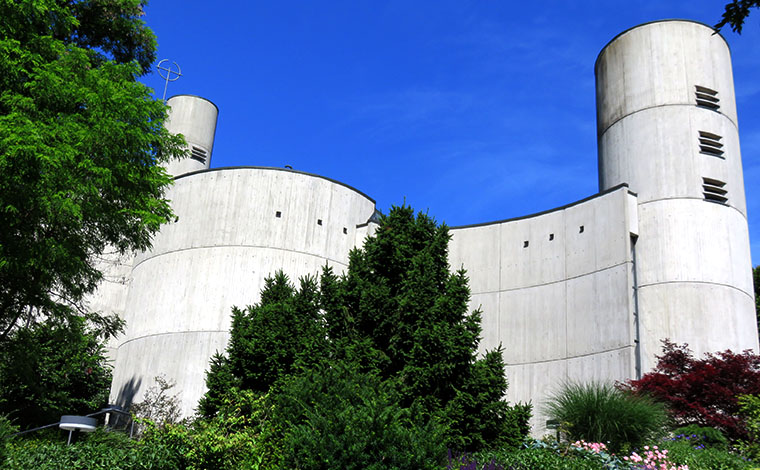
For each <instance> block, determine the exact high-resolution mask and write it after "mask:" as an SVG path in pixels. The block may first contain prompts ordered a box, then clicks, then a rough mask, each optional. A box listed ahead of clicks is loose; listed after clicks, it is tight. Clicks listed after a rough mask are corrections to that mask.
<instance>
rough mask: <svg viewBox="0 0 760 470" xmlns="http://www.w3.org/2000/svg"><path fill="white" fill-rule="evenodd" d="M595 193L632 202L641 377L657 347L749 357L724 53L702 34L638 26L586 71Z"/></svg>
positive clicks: (745, 269) (746, 260) (742, 213)
mask: <svg viewBox="0 0 760 470" xmlns="http://www.w3.org/2000/svg"><path fill="white" fill-rule="evenodd" d="M595 72H596V94H597V131H598V139H599V186H600V191H604V190H606V189H609V188H612V187H614V186H616V185H618V184H620V183H628V185H629V186H630V189H631V190H632V191H633V192H635V193H637V194H638V220H639V236H638V239H637V240H636V243H635V244H634V245H633V246H634V260H635V264H636V266H635V269H636V286H635V289H636V297H637V312H636V314H637V315H636V317H637V318H636V321H638V327H639V332H640V333H639V346H640V358H641V366H642V369H643V372H646V371H648V370H650V369H651V368H652V367H653V366H654V364H655V362H654V361H655V358H654V356H655V355H657V354H659V353H660V351H661V346H662V345H661V340H663V339H669V340H671V341H674V342H678V343H688V344H689V346H690V348H691V349H692V350H694V352H695V353H696V354H697V355H701V354H702V353H704V352H709V351H718V350H724V349H728V348H730V349H732V350H734V351H741V350H744V349H747V348H754V349H755V350H757V348H758V336H757V327H756V323H755V305H754V300H753V287H752V274H751V272H752V266H751V258H750V249H749V232H748V227H747V211H746V201H745V197H744V180H743V176H742V164H741V155H740V151H739V132H738V124H737V122H738V121H737V118H736V104H735V101H734V84H733V78H732V73H731V56H730V52H729V48H728V44H727V43H726V41H725V39H723V37H722V36H720V35H719V34H715V33H714V31H713V29H712V28H711V27H709V26H706V25H703V24H700V23H695V22H691V21H682V20H667V21H659V22H654V23H647V24H644V25H641V26H637V27H635V28H632V29H630V30H628V31H625V32H623V33H621V34H620V35H618V36H617V37H616V38H615V39H613V40H612V41H611V42H610V43H609V44H608V45H607V46H606V47H605V48H604V49H602V51H601V53H600V54H599V57H598V59H597V62H596V67H595Z"/></svg>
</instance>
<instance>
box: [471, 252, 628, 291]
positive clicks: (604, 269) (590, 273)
mask: <svg viewBox="0 0 760 470" xmlns="http://www.w3.org/2000/svg"><path fill="white" fill-rule="evenodd" d="M626 264H631V261H630V260H628V261H623V262H622V263H618V264H613V265H612V266H607V267H606V268H601V269H597V270H595V271H589V272H587V273H583V274H579V275H577V276H573V277H568V278H564V279H560V280H558V281H551V282H544V283H542V284H532V285H529V286H523V287H513V288H510V289H501V290H490V291H483V292H472V295H473V296H475V295H480V294H498V293H500V292H512V291H516V290H523V289H530V288H533V287H543V286H550V285H552V284H559V283H560V282H567V281H572V280H573V279H579V278H581V277H584V276H590V275H592V274H596V273H601V272H603V271H609V270H610V269H615V268H619V267H620V266H623V265H626Z"/></svg>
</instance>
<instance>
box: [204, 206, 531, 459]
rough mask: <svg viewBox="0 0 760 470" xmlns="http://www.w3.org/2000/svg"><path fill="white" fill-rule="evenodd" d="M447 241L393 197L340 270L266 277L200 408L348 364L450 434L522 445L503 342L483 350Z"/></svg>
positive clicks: (239, 316) (477, 444) (239, 319)
mask: <svg viewBox="0 0 760 470" xmlns="http://www.w3.org/2000/svg"><path fill="white" fill-rule="evenodd" d="M448 241H449V234H448V229H447V227H446V226H443V225H440V226H439V225H437V224H436V223H435V221H434V220H433V219H431V218H430V217H428V216H427V215H425V214H418V215H416V216H415V214H414V211H413V210H412V209H411V208H409V207H406V206H404V207H394V208H392V209H391V211H390V214H389V215H388V216H387V217H382V218H381V220H380V224H379V228H378V231H377V233H376V234H375V236H372V237H369V238H367V240H366V241H365V243H364V246H363V248H362V249H358V250H354V251H352V252H351V254H350V260H349V267H348V271H347V273H346V275H344V276H341V277H338V276H336V275H335V274H333V272H332V270H331V269H329V268H325V269H324V270H323V273H322V276H321V279H320V285H319V288H318V289H317V288H316V285H315V283H314V281H313V280H311V279H305V280H303V281H302V283H301V288H300V290H298V291H296V290H295V289H294V288H293V287H292V286H290V285H289V284H288V282H287V278H285V277H284V275H283V274H278V275H276V276H275V278H274V279H271V280H268V281H267V284H266V286H265V288H264V290H263V291H262V296H261V302H260V303H259V304H258V305H256V306H253V307H249V308H248V309H246V310H245V311H241V310H237V309H236V310H235V311H234V312H233V325H232V331H231V339H230V342H229V345H228V347H227V355H226V357H218V356H217V357H216V358H215V359H214V360H213V362H212V365H211V370H210V371H209V374H208V375H207V385H208V387H209V391H208V393H207V394H206V396H205V397H204V399H203V400H202V401H201V406H200V408H201V411H202V412H203V413H204V414H206V415H207V416H211V415H213V414H214V412H215V408H216V407H217V406H218V404H219V403H220V402H221V401H222V399H223V397H224V395H225V392H226V390H228V389H230V388H231V387H241V388H243V389H250V390H256V391H258V392H260V393H264V392H266V391H268V390H269V391H271V390H273V387H274V388H275V389H278V390H279V389H280V387H278V384H280V383H281V381H282V380H284V379H289V378H291V377H293V376H294V375H297V374H300V373H304V374H308V373H309V371H311V370H313V369H314V367H316V366H319V365H320V364H324V363H327V364H328V366H327V367H337V366H336V364H339V363H340V364H353V366H352V367H355V368H356V370H357V371H358V373H361V374H369V376H372V377H377V378H378V379H379V380H381V381H382V382H383V383H387V384H390V386H392V387H393V388H394V390H395V392H394V397H396V398H395V399H396V400H397V405H398V407H399V409H404V410H408V409H414V410H415V413H417V414H418V415H419V416H421V418H422V419H423V420H424V421H426V422H427V421H433V420H434V421H436V422H440V423H443V425H444V428H445V429H446V430H447V431H446V433H445V434H446V437H445V441H446V443H447V444H449V445H450V446H453V447H458V448H462V449H469V450H476V449H481V448H485V447H488V446H502V445H517V444H518V443H519V442H520V441H521V439H522V438H523V437H524V436H525V435H526V434H527V431H528V428H527V420H528V418H529V416H530V406H529V405H522V406H517V407H510V406H509V405H508V404H507V403H506V402H505V401H503V399H502V397H503V395H504V393H505V392H506V389H507V381H506V378H505V376H504V362H503V359H502V355H501V350H500V349H498V350H496V351H490V352H487V353H486V354H485V355H484V357H478V353H477V350H478V344H479V341H480V334H481V328H480V312H479V311H475V312H469V311H468V302H469V297H470V292H469V288H468V286H467V278H466V276H465V273H464V271H459V272H456V273H453V274H452V273H451V272H450V271H449V265H448ZM274 395H276V393H275V394H274Z"/></svg>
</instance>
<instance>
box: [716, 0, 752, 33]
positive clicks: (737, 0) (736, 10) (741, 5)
mask: <svg viewBox="0 0 760 470" xmlns="http://www.w3.org/2000/svg"><path fill="white" fill-rule="evenodd" d="M750 8H760V1H758V0H733V1H732V2H731V3H728V4H726V9H725V11H724V12H723V19H722V20H720V22H719V23H718V24H716V25H715V30H716V31H720V30H721V28H723V27H724V26H726V25H730V26H731V29H733V30H734V31H735V32H737V33H739V34H741V33H742V27H743V26H744V20H746V19H747V17H748V16H749V10H750Z"/></svg>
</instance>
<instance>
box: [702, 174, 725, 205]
mask: <svg viewBox="0 0 760 470" xmlns="http://www.w3.org/2000/svg"><path fill="white" fill-rule="evenodd" d="M702 191H703V194H704V196H705V201H710V202H717V203H719V204H728V190H726V183H725V182H723V181H719V180H716V179H713V178H702Z"/></svg>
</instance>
